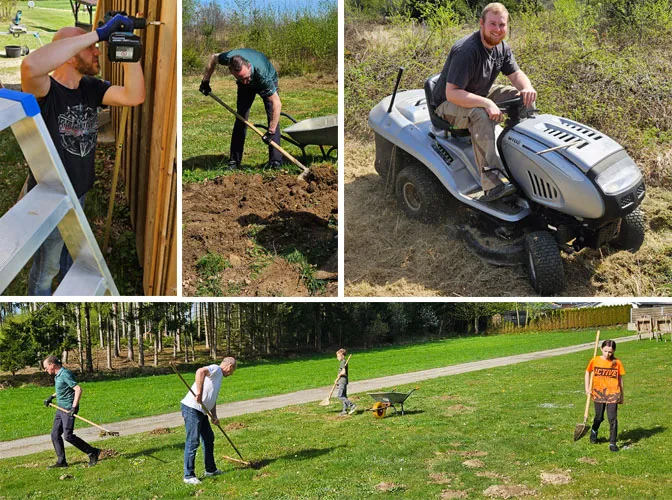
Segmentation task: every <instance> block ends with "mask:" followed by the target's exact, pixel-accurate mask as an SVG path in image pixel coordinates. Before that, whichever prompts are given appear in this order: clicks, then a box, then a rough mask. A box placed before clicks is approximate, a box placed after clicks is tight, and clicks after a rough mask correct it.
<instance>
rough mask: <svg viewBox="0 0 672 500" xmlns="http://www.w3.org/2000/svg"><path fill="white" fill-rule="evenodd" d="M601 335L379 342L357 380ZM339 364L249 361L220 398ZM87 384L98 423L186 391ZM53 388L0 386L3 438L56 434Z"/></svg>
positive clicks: (361, 357) (153, 407) (91, 414)
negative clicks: (49, 402)
mask: <svg viewBox="0 0 672 500" xmlns="http://www.w3.org/2000/svg"><path fill="white" fill-rule="evenodd" d="M630 334H631V332H628V331H626V330H611V331H606V330H604V331H602V338H603V339H606V338H618V337H620V336H624V335H630ZM594 338H595V332H594V331H593V330H582V331H569V332H552V333H543V334H530V333H527V334H517V335H498V336H488V337H465V338H456V339H446V340H441V341H436V342H428V343H424V344H419V345H411V346H398V347H391V348H384V349H372V350H369V351H363V352H361V353H360V352H356V351H355V352H354V353H353V357H352V360H351V362H350V377H351V380H352V381H356V380H365V379H370V378H376V377H383V376H386V375H395V374H399V373H407V372H413V371H419V370H426V369H430V368H437V367H442V366H449V365H454V364H458V363H465V362H469V361H477V360H482V359H490V358H497V357H502V356H509V355H513V354H521V353H526V352H534V351H540V350H544V349H552V348H554V347H563V346H569V345H575V344H580V343H582V342H592V341H593V340H594ZM145 356H146V359H147V360H149V359H151V354H150V351H146V354H145ZM203 363H204V364H205V363H206V361H205V360H204V361H203ZM337 368H338V364H337V362H336V358H335V356H333V357H332V356H329V357H326V356H321V357H315V358H312V359H308V360H305V359H304V360H296V361H277V362H266V363H259V364H254V365H245V364H241V367H240V369H239V370H238V371H237V372H236V374H235V375H234V376H233V377H231V378H230V379H228V380H227V381H226V385H225V390H223V391H222V394H221V395H220V397H219V400H218V402H219V403H220V404H221V403H227V402H232V401H243V400H247V399H252V398H260V397H265V396H272V395H277V394H285V393H288V392H293V391H298V390H302V389H311V388H315V387H321V386H325V385H329V384H331V383H332V382H333V379H334V376H335V372H336V371H337ZM307 374H309V376H306V375H307ZM185 378H186V379H187V380H188V381H190V382H191V381H193V370H190V372H189V373H185ZM46 381H47V379H46V375H45V382H46ZM82 388H83V390H84V396H83V399H82V409H81V413H82V416H84V417H86V418H89V419H91V420H93V421H94V422H97V423H106V422H116V421H119V420H126V419H129V418H138V417H145V416H149V415H159V414H162V413H168V412H173V411H178V410H179V401H180V399H182V397H183V395H184V393H185V388H184V387H183V385H182V383H181V382H180V381H179V380H178V378H177V377H176V376H175V375H172V374H171V375H156V376H148V377H138V378H132V379H113V380H106V381H95V382H94V381H91V382H84V383H82ZM52 392H53V387H51V386H43V387H37V386H35V385H27V386H24V387H21V388H10V389H6V390H2V391H0V408H2V409H3V411H2V415H3V418H2V419H0V436H2V440H3V441H4V440H11V439H18V438H22V437H27V436H33V435H39V434H46V433H48V431H49V429H50V426H51V421H52V420H53V411H54V410H53V409H51V408H49V409H47V408H45V407H44V406H42V401H43V400H44V399H45V398H46V397H47V396H48V395H49V394H51V393H52ZM149 394H151V397H150V396H148V395H149ZM27 408H30V409H31V418H30V419H25V418H23V416H24V415H25V412H26V409H27ZM80 423H81V422H78V425H79V424H80Z"/></svg>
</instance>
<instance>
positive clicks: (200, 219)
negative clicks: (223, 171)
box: [182, 166, 338, 297]
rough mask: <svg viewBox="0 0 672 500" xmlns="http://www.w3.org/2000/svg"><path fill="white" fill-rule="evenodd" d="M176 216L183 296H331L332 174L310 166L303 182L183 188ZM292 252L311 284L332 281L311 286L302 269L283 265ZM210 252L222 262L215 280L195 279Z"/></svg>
mask: <svg viewBox="0 0 672 500" xmlns="http://www.w3.org/2000/svg"><path fill="white" fill-rule="evenodd" d="M182 210H183V215H182V222H183V237H182V265H183V269H182V280H183V281H182V283H183V294H184V295H185V296H195V295H217V293H216V291H220V292H221V295H224V296H248V297H249V296H309V295H311V294H312V295H322V296H336V295H337V293H338V286H337V281H336V279H335V278H336V273H337V264H336V262H337V259H335V258H333V255H334V254H335V253H336V251H337V246H338V245H337V217H338V174H337V172H335V171H334V169H333V168H332V167H330V166H315V167H312V168H311V173H310V176H309V178H308V180H307V182H306V181H301V180H299V179H297V177H296V176H295V175H288V174H279V175H276V176H273V177H265V176H261V175H259V174H257V175H243V174H234V175H227V176H223V177H218V178H216V179H215V180H214V181H206V182H205V183H203V184H186V185H184V187H183V193H182ZM294 251H298V252H300V253H301V254H302V255H303V256H304V257H305V258H306V260H307V261H308V263H309V264H310V265H311V266H312V267H313V270H314V274H315V276H314V278H321V277H330V278H331V279H330V280H328V281H327V280H317V281H316V280H315V279H313V280H312V282H309V280H307V279H306V274H305V269H304V270H303V271H302V269H301V267H300V266H299V265H297V264H293V263H290V262H288V261H287V260H286V259H284V258H283V257H286V256H287V255H289V254H291V253H292V252H294ZM208 252H210V253H213V254H218V255H219V256H221V257H222V258H223V259H225V260H226V268H225V269H223V270H222V271H220V272H218V273H217V274H216V276H210V277H208V276H207V275H204V274H203V271H201V273H200V274H199V268H198V266H197V263H198V261H199V259H201V258H202V257H203V256H204V255H206V254H207V253H208ZM206 284H207V285H209V286H208V287H207V288H206V286H205V285H206ZM213 291H214V292H213Z"/></svg>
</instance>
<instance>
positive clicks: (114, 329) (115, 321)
mask: <svg viewBox="0 0 672 500" xmlns="http://www.w3.org/2000/svg"><path fill="white" fill-rule="evenodd" d="M118 322H119V318H118V316H117V304H116V303H115V302H113V303H112V335H113V336H114V351H113V356H114V358H115V359H116V358H118V357H119V329H118V328H117V326H118Z"/></svg>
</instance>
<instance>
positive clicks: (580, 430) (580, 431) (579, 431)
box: [574, 330, 600, 441]
mask: <svg viewBox="0 0 672 500" xmlns="http://www.w3.org/2000/svg"><path fill="white" fill-rule="evenodd" d="M599 343H600V331H599V330H598V331H597V335H596V336H595V350H594V351H593V358H594V357H595V356H597V345H598V344H599ZM594 373H595V372H594V371H592V372H590V383H589V384H588V387H589V390H588V395H587V396H586V410H585V411H584V412H583V423H582V424H576V427H574V441H578V440H579V439H581V438H582V437H583V436H585V435H586V434H587V433H588V429H589V426H588V425H586V422H588V410H589V409H590V393H591V392H592V390H593V374H594Z"/></svg>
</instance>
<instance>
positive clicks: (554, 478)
mask: <svg viewBox="0 0 672 500" xmlns="http://www.w3.org/2000/svg"><path fill="white" fill-rule="evenodd" d="M539 477H541V484H569V483H570V482H571V481H572V477H571V476H570V475H569V474H567V473H565V472H542V473H541V474H539Z"/></svg>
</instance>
